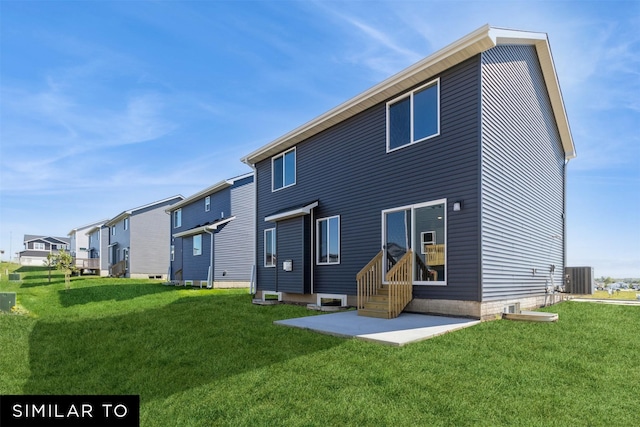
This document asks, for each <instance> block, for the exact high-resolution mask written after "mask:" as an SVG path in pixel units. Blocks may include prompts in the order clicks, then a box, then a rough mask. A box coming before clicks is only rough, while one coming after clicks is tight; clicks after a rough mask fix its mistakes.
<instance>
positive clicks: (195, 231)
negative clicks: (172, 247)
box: [171, 216, 236, 237]
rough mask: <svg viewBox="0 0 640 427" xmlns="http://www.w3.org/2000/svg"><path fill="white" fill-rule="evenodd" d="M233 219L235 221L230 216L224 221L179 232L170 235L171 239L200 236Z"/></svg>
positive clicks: (233, 217)
mask: <svg viewBox="0 0 640 427" xmlns="http://www.w3.org/2000/svg"><path fill="white" fill-rule="evenodd" d="M234 219H236V217H235V216H230V217H229V218H225V219H221V220H219V221H216V222H214V223H212V224H209V225H203V226H200V227H197V228H192V229H191V230H185V231H181V232H180V233H175V234H172V235H171V236H172V237H186V236H193V235H195V234H200V233H203V232H206V231H215V230H217V229H218V227H220V226H221V225H224V224H226V223H228V222H231V221H233V220H234Z"/></svg>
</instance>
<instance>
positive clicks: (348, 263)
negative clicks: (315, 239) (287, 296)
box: [256, 56, 480, 300]
mask: <svg viewBox="0 0 640 427" xmlns="http://www.w3.org/2000/svg"><path fill="white" fill-rule="evenodd" d="M439 77H440V79H441V80H440V85H441V87H440V91H441V123H440V129H441V133H440V136H437V137H434V138H431V139H429V140H427V141H423V142H420V143H417V144H414V145H412V146H409V147H406V148H402V149H400V150H397V151H394V152H392V153H387V152H386V106H385V103H381V104H378V105H376V106H373V107H371V108H369V109H367V110H365V111H363V112H362V113H360V114H358V115H356V116H354V117H352V118H350V119H348V120H345V121H344V122H341V123H339V124H337V125H335V126H333V127H332V128H330V129H328V130H326V131H324V132H322V133H320V134H318V135H315V136H313V137H311V138H309V139H308V140H306V141H304V142H302V143H300V144H298V145H297V147H296V156H297V168H296V169H297V170H296V172H297V177H296V185H294V186H292V187H289V188H286V189H283V190H280V191H277V192H272V191H271V159H266V160H264V161H262V162H259V163H258V164H257V165H256V168H257V186H258V188H257V197H258V200H257V204H258V207H257V228H258V229H257V237H258V239H257V241H258V248H257V249H258V264H257V265H258V266H259V268H258V288H259V289H264V290H275V288H276V283H275V280H276V277H275V276H276V274H275V272H274V269H272V268H264V267H262V265H263V263H264V259H263V252H264V229H265V228H270V227H273V226H274V225H273V223H267V222H265V221H264V218H265V216H267V215H269V214H271V213H273V212H276V211H278V210H279V209H282V208H285V207H287V206H293V205H296V204H300V203H304V202H308V201H309V200H313V199H318V200H319V206H318V207H317V208H316V209H315V210H314V219H317V218H324V217H328V216H333V215H340V216H341V217H340V222H341V263H340V264H339V265H321V266H316V265H315V262H314V265H313V289H314V292H316V293H319V292H323V293H325V292H326V293H346V294H350V295H354V294H355V293H356V282H355V277H356V274H357V273H358V271H359V270H360V269H361V268H362V267H363V266H364V265H366V264H367V263H368V262H369V260H371V258H373V257H374V256H375V254H376V253H378V251H380V249H381V244H382V242H381V236H382V231H381V218H382V214H381V212H382V210H384V209H390V208H394V207H399V206H404V205H409V204H415V203H422V202H428V201H433V200H438V199H443V198H446V199H447V200H448V206H447V208H448V213H447V215H448V242H447V243H448V254H447V256H448V272H447V274H448V277H449V280H448V285H447V286H446V287H442V286H439V287H435V286H416V287H415V290H414V294H415V295H416V296H417V297H420V298H447V299H461V300H479V298H480V294H479V281H480V277H479V268H478V266H479V249H480V243H479V242H480V236H479V230H478V217H479V211H478V209H479V191H480V190H479V176H480V166H479V160H480V154H479V153H480V147H479V136H480V117H479V112H480V108H479V106H480V57H479V56H476V57H474V58H471V59H469V60H468V61H465V62H464V63H462V64H459V65H458V66H455V67H453V68H452V69H450V70H447V71H446V72H444V73H442V74H441V75H440V76H439ZM422 83H424V82H421V83H419V84H417V85H416V86H419V85H420V84H422ZM455 200H463V201H464V210H463V211H461V212H453V211H452V210H451V209H452V206H451V205H452V203H453V201H455ZM310 228H311V229H312V230H313V232H314V233H315V222H314V224H312V225H311V227H310ZM294 238H295V236H289V235H288V234H285V233H283V232H282V231H281V230H280V229H278V236H277V241H278V247H279V248H280V247H281V245H282V244H285V242H283V239H294ZM310 249H313V250H315V248H310ZM277 255H278V264H279V265H278V268H279V269H281V268H282V266H281V261H282V257H281V256H280V253H278V254H277ZM310 255H311V254H310ZM313 259H314V260H315V257H314V258H313ZM294 268H295V266H294ZM278 275H279V271H278ZM278 280H279V279H278ZM278 290H282V289H278Z"/></svg>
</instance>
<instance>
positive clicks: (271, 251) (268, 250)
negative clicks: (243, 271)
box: [264, 228, 276, 267]
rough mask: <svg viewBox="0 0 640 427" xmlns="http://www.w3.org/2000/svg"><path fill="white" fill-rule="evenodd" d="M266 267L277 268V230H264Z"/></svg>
mask: <svg viewBox="0 0 640 427" xmlns="http://www.w3.org/2000/svg"><path fill="white" fill-rule="evenodd" d="M264 266H265V267H275V266H276V229H275V228H267V229H266V230H264Z"/></svg>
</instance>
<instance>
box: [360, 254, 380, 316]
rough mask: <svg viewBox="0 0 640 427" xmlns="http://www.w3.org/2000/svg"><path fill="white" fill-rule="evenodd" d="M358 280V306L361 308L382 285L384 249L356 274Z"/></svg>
mask: <svg viewBox="0 0 640 427" xmlns="http://www.w3.org/2000/svg"><path fill="white" fill-rule="evenodd" d="M356 282H357V284H358V299H357V306H358V307H357V308H358V309H361V308H364V304H365V303H366V302H367V301H368V300H369V298H371V296H372V295H376V294H377V293H378V289H380V287H381V286H382V251H380V252H378V254H377V255H376V256H375V257H373V259H372V260H371V261H369V263H368V264H367V265H365V266H364V268H363V269H362V270H360V272H359V273H358V274H357V275H356Z"/></svg>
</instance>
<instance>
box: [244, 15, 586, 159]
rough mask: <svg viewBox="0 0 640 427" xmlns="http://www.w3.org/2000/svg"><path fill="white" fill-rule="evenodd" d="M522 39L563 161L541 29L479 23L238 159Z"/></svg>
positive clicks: (562, 119) (565, 141)
mask: <svg viewBox="0 0 640 427" xmlns="http://www.w3.org/2000/svg"><path fill="white" fill-rule="evenodd" d="M513 43H518V44H526V45H533V46H535V47H536V51H537V53H538V57H539V59H540V64H541V68H542V72H543V74H544V77H545V79H544V80H545V84H546V88H547V91H548V92H549V94H550V99H551V104H552V106H553V113H554V116H555V119H556V123H557V125H558V128H559V133H560V137H561V140H562V145H563V148H564V151H565V157H566V159H567V160H569V159H572V158H574V157H575V156H576V154H575V147H574V144H573V139H572V136H571V130H570V128H569V122H568V119H567V114H566V111H565V108H564V102H563V99H562V93H561V92H560V85H559V82H558V76H557V74H556V72H555V67H554V64H553V57H552V55H551V49H550V47H549V41H548V38H547V35H546V34H545V33H540V32H526V31H518V30H509V29H503V28H495V27H491V26H489V25H483V26H482V27H480V28H478V29H477V30H475V31H473V32H471V33H469V34H467V35H466V36H464V37H462V38H461V39H458V40H456V41H455V42H453V43H451V44H449V45H447V46H445V47H444V48H442V49H440V50H438V51H437V52H434V53H433V54H431V55H429V56H428V57H426V58H424V59H422V60H421V61H419V62H417V63H415V64H414V65H411V66H409V67H408V68H406V69H404V70H402V71H400V72H399V73H397V74H395V75H393V76H391V77H389V78H388V79H386V80H384V81H382V82H380V83H378V84H377V85H375V86H373V87H372V88H370V89H368V90H366V91H364V92H362V93H361V94H359V95H356V96H355V97H353V98H351V99H349V100H348V101H346V102H343V103H342V104H340V105H338V106H337V107H335V108H333V109H331V110H329V111H327V112H326V113H324V114H322V115H320V116H318V117H316V118H315V119H313V120H311V121H309V122H307V123H305V124H303V125H302V126H299V127H297V128H296V129H294V130H292V131H290V132H288V133H286V134H285V135H283V136H281V137H280V138H278V139H276V140H274V141H272V142H270V143H269V144H266V145H264V146H262V147H260V148H259V149H257V150H254V151H253V152H251V153H249V154H248V155H246V156H244V157H242V158H241V160H242V162H244V163H246V164H248V165H255V164H257V163H258V162H260V161H262V160H265V159H267V158H269V157H270V156H273V155H275V154H278V153H279V152H281V151H283V150H286V149H288V148H290V147H293V146H294V145H296V144H297V143H299V142H302V141H304V140H306V139H308V138H310V137H311V136H313V135H317V134H318V133H320V132H322V131H324V130H326V129H328V128H330V127H331V126H334V125H336V124H338V123H340V122H343V121H345V120H347V119H348V118H350V117H353V116H355V115H356V114H358V113H360V112H362V111H364V110H366V109H367V108H370V107H372V106H374V105H378V104H380V103H382V102H385V101H386V100H387V99H390V98H393V97H395V96H397V95H398V94H401V93H403V92H405V91H407V90H409V89H410V88H411V87H412V86H414V85H415V84H417V83H419V82H421V81H426V80H428V79H432V78H433V77H435V76H437V75H438V74H440V73H442V72H443V71H445V70H447V69H450V68H451V67H453V66H455V65H457V64H460V63H462V62H463V61H465V60H467V59H469V58H471V57H473V56H475V55H477V54H479V53H482V52H485V51H487V50H489V49H491V48H493V47H495V46H497V45H501V44H513Z"/></svg>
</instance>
